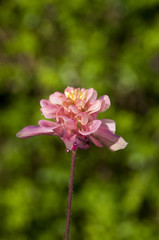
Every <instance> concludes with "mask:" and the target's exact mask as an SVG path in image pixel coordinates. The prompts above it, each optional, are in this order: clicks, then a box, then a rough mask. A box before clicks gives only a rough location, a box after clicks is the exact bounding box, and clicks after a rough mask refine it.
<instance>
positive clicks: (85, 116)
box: [75, 112, 88, 125]
mask: <svg viewBox="0 0 159 240" xmlns="http://www.w3.org/2000/svg"><path fill="white" fill-rule="evenodd" d="M75 118H76V119H77V121H78V122H79V123H81V124H82V125H86V124H87V123H88V114H87V113H86V112H80V113H79V114H77V115H76V117H75Z"/></svg>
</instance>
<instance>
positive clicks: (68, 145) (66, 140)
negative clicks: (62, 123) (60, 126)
mask: <svg viewBox="0 0 159 240" xmlns="http://www.w3.org/2000/svg"><path fill="white" fill-rule="evenodd" d="M66 135H67V134H66ZM66 135H64V137H61V140H62V141H63V142H64V144H65V146H66V148H67V149H68V150H72V148H73V145H74V143H75V139H76V134H74V135H71V136H70V137H68V136H66Z"/></svg>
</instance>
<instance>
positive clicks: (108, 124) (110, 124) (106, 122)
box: [101, 119, 116, 133]
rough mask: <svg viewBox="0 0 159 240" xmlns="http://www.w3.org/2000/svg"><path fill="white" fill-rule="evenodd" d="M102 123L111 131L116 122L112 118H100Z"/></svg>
mask: <svg viewBox="0 0 159 240" xmlns="http://www.w3.org/2000/svg"><path fill="white" fill-rule="evenodd" d="M101 121H102V125H103V126H106V127H107V128H108V129H109V130H110V131H111V132H112V133H115V131H116V124H115V122H114V120H112V119H101Z"/></svg>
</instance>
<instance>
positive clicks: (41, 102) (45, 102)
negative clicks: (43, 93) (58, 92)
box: [40, 99, 50, 107]
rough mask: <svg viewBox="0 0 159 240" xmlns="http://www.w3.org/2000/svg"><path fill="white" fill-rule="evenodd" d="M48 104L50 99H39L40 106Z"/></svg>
mask: <svg viewBox="0 0 159 240" xmlns="http://www.w3.org/2000/svg"><path fill="white" fill-rule="evenodd" d="M49 104H50V101H49V100H46V99H41V100H40V105H41V107H45V106H47V105H49Z"/></svg>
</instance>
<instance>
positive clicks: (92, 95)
mask: <svg viewBox="0 0 159 240" xmlns="http://www.w3.org/2000/svg"><path fill="white" fill-rule="evenodd" d="M96 99H97V92H96V90H94V89H93V88H89V89H88V90H86V102H92V101H94V100H96Z"/></svg>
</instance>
